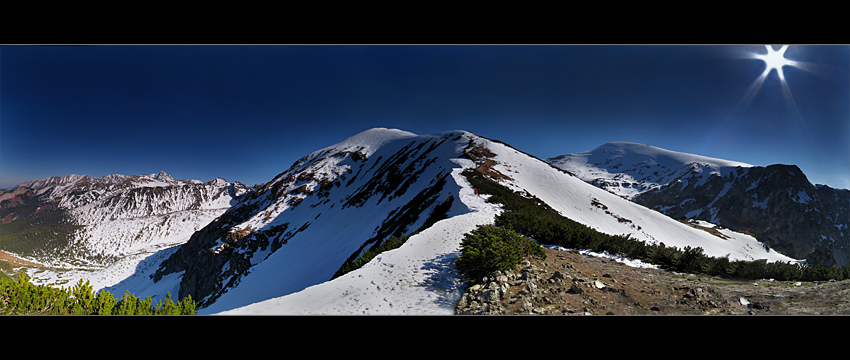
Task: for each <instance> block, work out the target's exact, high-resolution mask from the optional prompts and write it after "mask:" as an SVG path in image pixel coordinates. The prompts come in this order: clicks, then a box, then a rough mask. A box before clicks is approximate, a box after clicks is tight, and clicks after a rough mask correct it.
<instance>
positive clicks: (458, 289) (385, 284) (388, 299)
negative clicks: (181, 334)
mask: <svg viewBox="0 0 850 360" xmlns="http://www.w3.org/2000/svg"><path fill="white" fill-rule="evenodd" d="M458 162H459V163H466V166H465V167H469V166H472V164H471V161H469V160H465V159H458ZM462 170H463V168H457V169H455V170H454V171H453V172H452V178H454V179H455V181H457V183H458V184H461V189H460V190H459V198H460V201H461V202H462V203H463V205H465V206H466V207H468V209H469V211H468V212H466V213H462V214H450V215H449V216H450V217H449V218H448V219H445V220H443V221H439V222H437V223H436V224H434V225H433V226H431V227H430V228H428V229H426V230H424V231H422V232H421V233H419V234H416V235H414V236H411V237H410V238H409V239H408V240H407V241H406V242H405V243H404V244H403V245H402V246H401V247H399V248H398V249H395V250H391V251H386V252H383V253H381V254H379V255H378V256H376V257H375V259H373V260H372V261H371V262H369V263H368V264H366V265H364V266H363V267H362V268H360V269H358V270H355V271H352V272H350V273H348V274H346V275H344V276H342V277H339V278H336V279H334V280H332V281H328V282H325V283H321V284H318V285H314V286H311V287H309V288H307V289H304V290H302V291H300V292H297V293H294V294H291V295H287V296H282V297H278V298H274V299H270V300H266V301H262V302H259V303H256V304H251V305H248V306H243V307H240V308H236V309H232V310H224V311H221V309H226V308H227V304H226V303H221V302H216V303H215V304H214V305H213V306H210V307H209V308H207V309H204V310H203V311H199V314H201V313H208V314H209V313H216V312H218V311H221V312H220V313H219V314H222V315H359V314H363V315H390V314H404V315H452V314H454V306H455V304H457V301H458V300H459V299H460V296H461V295H462V294H463V292H464V290H465V287H464V284H463V281H462V280H461V278H460V275H459V274H458V273H457V271H456V269H455V267H454V265H453V263H452V262H453V261H454V260H455V259H457V257H458V256H460V242H461V240H462V239H463V234H465V233H467V232H470V231H472V230H473V229H475V228H476V227H477V226H478V225H485V224H492V223H493V221H494V220H495V217H496V215H497V214H498V213H499V212H500V211H501V209H500V208H499V207H497V206H494V205H493V204H490V203H487V202H486V197H483V196H478V195H475V193H474V190H473V189H472V186H471V185H469V182H468V181H467V180H466V178H465V177H464V176H463V175H461V174H460V172H461V171H462ZM270 275H271V274H270ZM261 281H275V280H274V278H270V279H261Z"/></svg>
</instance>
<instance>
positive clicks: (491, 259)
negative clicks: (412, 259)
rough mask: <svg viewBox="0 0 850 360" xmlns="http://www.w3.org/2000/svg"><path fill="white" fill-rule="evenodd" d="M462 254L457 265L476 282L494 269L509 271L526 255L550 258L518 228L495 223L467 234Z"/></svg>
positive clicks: (471, 281) (463, 242)
mask: <svg viewBox="0 0 850 360" xmlns="http://www.w3.org/2000/svg"><path fill="white" fill-rule="evenodd" d="M461 254H462V255H461V256H460V257H459V258H458V259H457V260H455V265H457V268H458V270H459V271H460V272H462V273H463V274H464V275H466V277H467V278H468V279H469V282H470V283H471V284H475V283H476V282H478V281H479V280H480V279H482V278H484V277H485V276H488V275H489V274H490V273H492V272H494V271H497V270H498V271H507V270H510V269H512V268H513V267H514V266H516V265H517V264H519V263H520V262H521V261H522V260H523V259H524V258H525V257H526V256H535V257H539V258H543V259H545V258H546V252H545V251H543V248H542V247H541V246H540V245H539V244H537V243H536V242H534V241H533V240H531V239H529V238H527V237H525V236H521V235H519V234H517V233H516V232H515V231H513V230H511V229H508V228H505V227H497V226H491V225H484V226H479V227H478V228H476V229H475V230H473V231H472V232H470V233H467V234H465V235H464V237H463V241H462V242H461Z"/></svg>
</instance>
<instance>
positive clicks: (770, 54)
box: [739, 45, 807, 115]
mask: <svg viewBox="0 0 850 360" xmlns="http://www.w3.org/2000/svg"><path fill="white" fill-rule="evenodd" d="M764 47H765V49H767V53H766V54H759V53H755V52H751V53H747V54H746V57H747V58H749V59H756V60H761V61H763V62H764V65H765V66H764V71H763V72H762V73H761V75H759V76H758V77H757V78H756V79H755V80H754V81H753V82H752V84H750V87H749V89H748V90H747V93H746V94H745V95H744V98H743V99H742V100H741V104H739V105H744V104H749V103H750V102H752V100H753V98H754V97H755V95H756V94H757V93H758V92H759V90H760V89H761V87H762V85H763V84H764V82H765V79H767V76H768V75H770V73H771V72H773V70H776V74H777V76H779V83H780V85H781V87H782V94H783V96H784V97H785V100H786V103H787V106H788V110H789V111H790V112H792V113H793V114H795V115H798V114H799V111H798V109H797V105H796V104H795V103H794V96H792V95H791V88H790V87H789V86H788V82H787V81H786V80H785V72H784V71H783V68H784V67H786V66H791V67H795V68H800V69H804V70H806V69H807V66H806V64H805V63H801V62H799V61H794V60H790V59H788V58H786V57H785V51H787V50H788V45H782V46H781V47H780V48H779V50H776V49H774V48H773V46H772V45H765V46H764Z"/></svg>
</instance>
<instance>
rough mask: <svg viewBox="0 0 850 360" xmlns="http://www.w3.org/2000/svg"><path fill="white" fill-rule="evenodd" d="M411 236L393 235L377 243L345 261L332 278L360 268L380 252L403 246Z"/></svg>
mask: <svg viewBox="0 0 850 360" xmlns="http://www.w3.org/2000/svg"><path fill="white" fill-rule="evenodd" d="M409 237H410V236H409V235H403V236H401V237H398V236H395V235H391V236H390V237H389V238H388V239H386V240H384V241H382V242H380V243H379V244H376V246H373V247H371V248H369V249H368V250H366V251H365V252H363V254H361V255H360V256H359V257H357V258H356V259H353V260H348V261H346V262H345V263H343V264H342V266H340V267H339V269H338V270H337V272H336V274H334V276H333V277H332V279H336V278H338V277H340V276H342V275H345V274H346V273H348V272H351V271H354V270H357V269H359V268H360V267H362V266H363V265H366V263H368V262H369V261H372V259H374V258H375V256H378V254H380V253H382V252H384V251H389V250H392V249H396V248H398V247H399V246H401V244H404V242H405V241H407V239H408V238H409Z"/></svg>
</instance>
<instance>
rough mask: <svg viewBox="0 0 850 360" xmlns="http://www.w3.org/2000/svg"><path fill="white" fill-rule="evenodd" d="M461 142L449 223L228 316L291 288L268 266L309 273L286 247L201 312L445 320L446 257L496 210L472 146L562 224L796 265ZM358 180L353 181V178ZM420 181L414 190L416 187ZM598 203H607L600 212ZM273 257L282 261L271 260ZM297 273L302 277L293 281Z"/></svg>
mask: <svg viewBox="0 0 850 360" xmlns="http://www.w3.org/2000/svg"><path fill="white" fill-rule="evenodd" d="M459 134H462V136H461V137H460V138H458V139H457V140H456V141H455V150H454V151H450V152H441V155H440V156H441V157H443V156H444V157H446V160H448V161H450V162H454V163H455V164H457V167H454V168H453V170H452V172H451V174H452V177H451V178H449V179H450V180H451V188H452V189H454V190H452V192H451V193H450V195H452V196H453V197H454V198H455V199H458V200H459V203H460V204H463V206H453V207H452V210H453V211H452V212H451V213H450V216H449V218H447V219H445V220H442V221H439V222H437V223H436V224H434V225H433V226H432V227H431V228H428V229H426V230H424V231H422V232H421V233H419V234H416V235H413V236H412V237H410V238H409V239H408V240H407V242H406V243H405V244H404V245H403V246H402V247H401V248H399V249H396V250H392V251H389V252H386V253H382V254H380V255H379V256H378V257H376V258H375V259H374V260H373V261H371V262H370V263H368V264H366V265H365V266H364V267H362V268H361V269H358V270H356V271H353V272H351V273H348V274H346V275H345V276H343V277H340V278H337V279H334V280H331V281H325V282H320V283H316V284H314V285H312V286H309V287H307V288H306V289H304V290H301V291H297V292H294V293H291V294H288V295H287V294H285V292H281V293H280V295H279V296H277V297H274V296H271V297H268V298H267V299H266V300H262V301H260V302H257V303H254V304H251V305H246V306H240V307H237V308H233V306H234V305H237V303H238V301H237V300H236V299H238V298H239V297H240V295H239V294H256V293H257V292H258V291H268V290H269V287H268V286H267V285H264V284H271V283H274V284H280V283H281V282H284V281H289V280H284V279H286V278H287V277H288V275H287V274H286V273H285V272H281V270H282V268H281V267H280V266H281V265H283V263H278V265H274V264H275V263H276V262H278V261H283V259H284V258H285V259H289V260H288V261H290V262H294V261H296V259H298V260H297V261H300V262H301V264H302V265H306V263H307V262H308V259H305V258H301V257H300V256H299V255H298V254H293V253H289V254H288V255H284V254H286V251H287V250H291V251H297V250H295V248H294V247H293V248H289V249H287V246H289V245H286V246H284V247H283V248H281V250H279V251H278V252H277V253H275V254H273V256H270V257H268V259H267V260H266V261H265V262H263V263H262V264H260V265H258V266H256V267H254V268H253V270H252V271H251V272H250V273H249V274H248V275H247V276H245V278H244V279H243V280H242V282H241V283H240V285H239V286H238V287H235V288H232V289H230V290H229V291H228V293H227V294H225V295H224V296H222V298H221V299H220V300H219V302H217V303H215V304H213V305H212V306H210V307H208V308H206V309H204V310H202V312H203V313H221V314H451V313H452V312H453V308H452V305H453V304H454V303H455V302H456V300H457V297H458V296H459V295H460V294H461V293H462V290H463V289H462V281H461V279H460V278H459V277H458V274H457V273H456V272H455V271H454V270H453V269H454V267H453V264H452V263H451V259H454V258H456V257H457V256H459V244H460V241H461V239H462V237H463V234H464V233H466V232H468V231H470V230H472V229H474V228H475V226H476V225H480V224H491V223H492V221H493V220H494V218H495V216H496V214H498V212H499V211H500V210H499V208H498V206H494V205H493V204H489V203H487V202H486V196H485V197H480V196H476V195H475V192H474V190H473V189H472V188H471V186H470V184H469V183H468V182H467V181H466V179H465V178H464V177H463V176H462V175H460V173H461V172H462V171H463V170H464V169H469V168H478V167H480V166H482V165H484V163H485V161H484V160H485V159H483V158H481V159H476V160H472V159H470V158H468V157H466V156H465V155H466V152H465V150H468V149H470V148H473V147H474V148H479V149H481V151H479V152H477V154H487V153H490V154H491V155H492V156H490V157H489V158H488V159H486V160H488V161H487V162H486V163H487V165H486V166H489V171H495V172H496V173H498V174H500V176H497V177H496V178H497V179H501V180H499V181H500V182H501V183H502V184H503V185H505V186H508V187H510V188H512V189H514V190H516V191H521V192H527V193H529V194H531V195H534V196H536V197H538V198H539V199H541V200H543V201H545V202H546V203H547V204H549V205H550V206H552V207H553V208H555V209H556V210H558V211H559V212H561V213H562V214H563V215H564V216H566V217H569V218H571V219H573V220H576V221H578V222H580V223H583V224H586V225H588V226H590V227H592V228H595V229H597V230H599V231H602V232H605V233H609V234H630V235H632V236H633V237H635V238H637V239H640V240H643V241H647V242H664V243H665V244H667V245H668V246H678V247H685V246H691V247H702V248H703V249H704V250H705V253H706V254H708V255H712V256H725V255H729V256H730V258H731V259H759V258H763V259H768V260H769V261H794V259H791V258H788V257H786V256H783V255H782V254H778V253H776V252H775V251H771V250H769V249H766V248H765V247H764V246H762V245H761V244H760V243H759V242H758V241H757V240H756V239H755V238H753V237H751V236H746V235H743V234H732V233H731V232H729V233H725V234H726V236H725V237H718V236H716V235H715V234H712V233H710V232H708V231H705V230H703V229H699V228H696V227H693V226H689V225H688V224H685V223H682V222H679V221H676V220H673V219H671V218H669V217H666V216H664V215H663V214H661V213H658V212H657V211H654V210H650V209H647V208H645V207H643V206H640V205H638V204H635V203H633V202H631V201H628V200H625V199H623V198H621V197H619V196H616V195H614V194H611V193H609V192H607V191H605V190H602V189H599V188H596V187H594V186H592V185H590V184H588V183H586V182H584V181H582V180H580V179H578V178H576V177H574V176H571V175H569V174H567V173H564V172H562V171H559V170H557V169H556V168H553V167H552V166H550V165H549V164H547V163H545V162H543V161H540V160H538V159H535V158H533V157H532V156H529V155H527V154H524V153H522V152H521V151H518V150H516V149H513V148H511V147H510V146H508V145H506V144H503V143H500V142H497V141H490V140H487V139H484V138H481V137H478V136H476V135H474V134H472V133H468V132H459ZM447 149H448V148H447ZM485 149H486V150H485ZM384 150H387V149H383V148H382V149H380V150H379V151H377V152H375V154H374V155H373V157H372V158H374V157H375V156H378V154H381V155H383V154H385V153H384V152H383V151H384ZM393 150H395V149H393ZM352 170H353V169H352ZM354 172H355V173H356V170H354ZM429 181H433V180H432V179H429V178H427V177H423V178H422V179H421V181H420V182H422V183H425V182H429ZM418 183H419V182H417V183H416V184H414V185H412V186H421V185H419V184H418ZM333 191H335V190H333ZM334 194H335V193H333V192H332V193H331V198H330V199H331V201H330V203H333V202H334V201H338V200H340V198H338V197H337V195H334ZM339 196H342V195H339ZM334 199H337V200H334ZM343 199H344V197H343ZM306 201H307V200H305V203H306ZM460 204H458V205H460ZM600 204H604V205H601V206H600ZM302 206H303V205H302ZM603 207H604V209H603ZM369 208H372V207H369ZM323 213H324V212H323ZM280 216H281V217H282V216H286V214H285V213H282V214H281V215H280ZM323 216H324V215H323ZM361 216H363V215H360V214H359V213H358V212H353V213H349V215H348V216H345V217H340V216H337V217H335V219H337V222H338V223H337V225H336V226H338V227H339V228H341V229H345V231H346V232H348V231H350V230H351V229H356V228H357V227H358V224H360V225H361V226H362V224H364V219H363V218H362V217H361ZM346 220H351V222H348V221H346ZM311 228H312V226H311ZM367 228H368V227H367ZM313 236H314V235H308V234H304V237H305V239H304V240H302V241H310V242H313V241H323V240H322V237H321V236H320V237H313ZM307 239H310V240H307ZM335 244H337V245H334V246H331V248H336V246H338V245H340V244H342V243H339V242H337V243H335ZM438 244H439V245H438ZM437 249H439V250H437ZM312 251H316V252H319V251H321V252H323V253H324V252H326V251H329V250H324V249H322V248H318V247H314V248H312ZM334 251H335V250H334ZM278 255H279V256H278ZM284 256H285V257H284ZM310 256H311V257H315V256H320V257H323V258H326V255H321V254H311V255H310ZM274 258H278V259H280V260H276V261H272V259H274ZM434 264H439V265H437V266H435V265H434ZM287 268H288V266H287ZM293 271H294V269H293ZM300 271H301V270H300V269H299V273H300ZM426 284H431V285H426ZM433 284H441V286H433ZM261 289H262V290H261ZM429 289H430V290H429ZM281 290H283V289H281ZM269 295H271V294H269ZM267 296H268V295H267ZM241 300H242V301H244V300H245V299H244V298H242V299H241ZM228 308H230V310H228Z"/></svg>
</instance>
